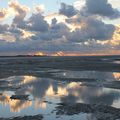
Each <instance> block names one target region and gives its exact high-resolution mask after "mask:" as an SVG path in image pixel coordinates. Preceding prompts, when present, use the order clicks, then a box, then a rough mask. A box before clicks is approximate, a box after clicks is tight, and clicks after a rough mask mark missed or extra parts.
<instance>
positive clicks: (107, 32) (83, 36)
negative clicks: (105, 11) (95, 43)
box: [69, 17, 115, 42]
mask: <svg viewBox="0 0 120 120" xmlns="http://www.w3.org/2000/svg"><path fill="white" fill-rule="evenodd" d="M114 31H115V27H114V25H112V24H105V23H103V22H102V21H100V20H98V19H95V18H92V17H88V18H86V19H84V20H83V22H82V23H81V29H76V30H75V31H73V32H72V33H71V35H70V37H69V39H70V40H72V41H78V42H84V41H87V40H89V39H90V40H92V39H95V40H109V39H111V38H112V36H113V34H114Z"/></svg>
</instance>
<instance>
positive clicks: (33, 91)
mask: <svg viewBox="0 0 120 120" xmlns="http://www.w3.org/2000/svg"><path fill="white" fill-rule="evenodd" d="M64 59H66V58H64ZM67 59H68V58H67ZM69 59H70V58H69ZM49 60H50V61H51V62H52V63H51V64H53V63H54V62H55V65H56V64H57V65H58V67H57V68H54V64H53V66H51V64H50V63H48V61H49ZM70 60H71V59H70ZM67 61H68V60H67ZM91 61H92V62H93V60H91ZM94 61H95V60H94ZM112 61H113V60H112ZM34 62H35V63H34ZM58 62H63V61H61V58H60V59H58V58H57V60H56V59H55V60H54V59H53V58H47V59H46V58H32V59H31V58H20V59H18V58H14V59H12V58H11V59H9V60H8V58H7V59H5V58H4V59H1V60H0V63H1V64H0V66H1V67H0V70H1V78H0V117H4V118H8V117H15V116H25V115H37V114H42V115H43V116H44V119H45V120H50V118H51V120H54V119H58V120H62V119H66V120H70V119H76V120H79V119H81V120H88V119H90V120H97V119H96V117H95V115H94V114H92V113H91V114H88V113H80V114H78V115H72V116H69V115H63V116H57V115H56V113H55V111H54V110H55V109H56V106H58V103H67V104H70V105H71V104H75V103H85V104H98V103H99V104H103V105H108V106H113V107H115V108H120V86H119V81H120V72H119V70H118V69H117V68H114V67H113V64H118V63H114V62H112V65H111V60H110V62H108V61H107V63H109V64H110V66H112V67H113V68H114V69H113V70H111V71H107V68H105V71H101V67H99V69H97V70H96V69H94V67H93V66H94V65H93V64H92V65H93V66H92V67H93V70H89V69H87V67H86V68H83V70H81V69H82V68H80V70H78V68H77V70H76V69H75V68H76V67H75V65H74V68H73V66H70V67H69V68H68V67H66V66H64V67H65V69H63V67H61V66H60V65H59V64H58ZM77 62H78V61H77ZM81 62H82V60H81ZM85 62H88V60H86V61H84V63H85ZM105 62H106V59H105V61H102V62H100V64H102V63H105ZM13 63H14V64H13ZM29 63H30V64H29ZM47 63H48V64H47ZM46 64H47V65H48V66H47V65H46ZM60 64H61V63H60ZM64 64H65V63H64ZM66 64H67V63H66ZM76 64H77V63H76ZM89 64H90V63H89ZM43 65H44V66H45V67H43ZM96 65H97V64H96ZM108 67H109V66H108ZM8 68H9V69H8ZM71 68H72V69H71ZM110 69H111V68H110ZM116 82H117V83H116ZM116 86H117V87H116ZM21 94H22V95H29V99H28V100H13V99H10V97H11V96H12V95H21ZM56 117H57V118H56Z"/></svg>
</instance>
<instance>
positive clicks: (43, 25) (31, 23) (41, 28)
mask: <svg viewBox="0 0 120 120" xmlns="http://www.w3.org/2000/svg"><path fill="white" fill-rule="evenodd" d="M48 28H49V25H48V23H47V22H46V21H45V20H44V16H42V15H41V13H33V14H32V16H31V17H30V18H29V20H28V29H29V30H32V31H38V32H45V31H47V30H48Z"/></svg>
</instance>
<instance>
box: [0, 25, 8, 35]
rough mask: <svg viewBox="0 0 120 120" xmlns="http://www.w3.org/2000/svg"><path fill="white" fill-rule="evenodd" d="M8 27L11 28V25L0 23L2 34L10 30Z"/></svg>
mask: <svg viewBox="0 0 120 120" xmlns="http://www.w3.org/2000/svg"><path fill="white" fill-rule="evenodd" d="M8 29H9V25H7V24H3V25H1V24H0V34H1V33H5V32H6V31H8Z"/></svg>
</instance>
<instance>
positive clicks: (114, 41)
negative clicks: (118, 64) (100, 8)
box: [109, 25, 120, 46]
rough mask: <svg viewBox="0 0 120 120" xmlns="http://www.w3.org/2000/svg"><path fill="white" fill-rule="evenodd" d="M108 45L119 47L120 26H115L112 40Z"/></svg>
mask: <svg viewBox="0 0 120 120" xmlns="http://www.w3.org/2000/svg"><path fill="white" fill-rule="evenodd" d="M109 43H110V44H111V45H114V46H117V45H120V25H117V26H116V30H115V32H114V35H113V37H112V40H110V42H109Z"/></svg>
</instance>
